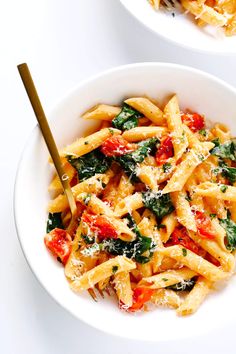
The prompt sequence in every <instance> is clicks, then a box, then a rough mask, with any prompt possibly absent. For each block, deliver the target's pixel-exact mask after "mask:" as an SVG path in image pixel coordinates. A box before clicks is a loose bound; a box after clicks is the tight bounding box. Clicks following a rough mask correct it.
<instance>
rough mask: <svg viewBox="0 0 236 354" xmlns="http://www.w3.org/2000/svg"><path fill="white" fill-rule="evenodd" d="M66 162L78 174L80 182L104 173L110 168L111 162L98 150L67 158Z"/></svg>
mask: <svg viewBox="0 0 236 354" xmlns="http://www.w3.org/2000/svg"><path fill="white" fill-rule="evenodd" d="M67 160H68V162H69V163H70V164H71V165H72V166H73V167H74V168H75V169H76V171H77V172H78V176H79V180H80V182H82V181H84V180H86V179H88V178H90V177H92V176H94V175H95V174H96V173H104V172H106V171H107V170H108V168H109V167H110V164H111V161H110V159H109V158H107V157H106V156H105V155H104V154H103V153H102V152H101V151H100V150H99V149H95V150H93V151H91V152H89V153H88V154H85V155H83V156H81V157H78V158H74V157H73V156H70V155H68V156H67Z"/></svg>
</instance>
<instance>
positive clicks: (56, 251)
mask: <svg viewBox="0 0 236 354" xmlns="http://www.w3.org/2000/svg"><path fill="white" fill-rule="evenodd" d="M44 243H45V245H46V247H47V248H48V249H49V251H50V252H51V253H52V254H53V255H54V256H55V257H57V258H58V260H60V261H61V263H62V264H64V265H65V264H66V262H67V260H68V258H69V255H70V253H71V247H72V246H71V237H70V235H69V234H68V232H66V230H62V229H58V228H56V229H54V230H52V231H50V232H49V233H48V234H46V235H45V237H44Z"/></svg>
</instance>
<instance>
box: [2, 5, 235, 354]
mask: <svg viewBox="0 0 236 354" xmlns="http://www.w3.org/2000/svg"><path fill="white" fill-rule="evenodd" d="M0 37H1V38H0V39H1V40H0V43H1V54H0V62H1V67H0V90H1V91H0V92H1V98H2V99H1V108H0V109H1V128H2V129H1V139H0V144H1V148H0V166H1V173H0V178H1V186H2V187H3V188H2V191H1V203H0V208H1V213H0V215H1V251H0V253H1V267H0V284H1V290H0V338H1V341H0V351H1V353H3V354H13V353H14V354H15V353H17V354H21V353H22V354H23V353H24V354H28V353H32V354H38V353H40V354H41V353H44V354H52V353H56V354H62V353H63V354H64V353H67V352H68V353H70V354H74V353H83V354H89V353H95V352H96V353H97V354H100V353H101V354H106V353H107V354H108V353H109V354H110V353H114V354H116V353H121V352H125V353H130V354H131V353H135V354H140V353H151V352H154V353H161V354H166V353H172V354H175V353H181V354H184V353H189V352H191V353H192V354H196V353H199V352H201V353H203V354H205V353H208V352H209V350H210V352H212V353H215V354H217V353H222V352H226V353H228V354H233V353H235V348H234V341H235V329H234V328H225V329H224V330H219V331H217V332H214V333H211V334H210V335H208V336H202V337H198V338H196V339H195V340H191V341H190V340H184V341H178V342H168V343H159V344H155V343H143V342H135V341H129V340H123V339H120V338H115V337H111V336H108V335H106V334H103V333H101V332H99V331H97V330H95V329H92V328H90V327H88V326H87V325H85V324H83V323H81V322H80V321H78V320H76V319H75V318H73V317H72V316H71V315H70V314H68V313H67V312H66V311H65V310H63V309H62V308H60V307H59V306H58V305H57V304H56V303H55V302H54V301H53V299H51V298H50V297H49V295H48V294H47V293H46V292H45V290H44V289H43V288H42V287H41V286H40V285H39V284H38V282H37V281H36V279H35V277H34V275H33V274H32V273H31V271H30V269H29V267H28V265H27V263H26V261H25V259H24V257H23V254H22V251H21V249H20V245H19V242H18V239H17V236H16V231H15V226H14V218H13V187H14V179H15V173H16V168H17V163H18V160H19V158H20V154H21V151H22V149H23V146H24V144H25V142H26V139H27V137H28V136H29V134H30V132H31V130H32V128H33V126H34V125H35V119H34V116H33V114H32V110H31V108H30V106H29V104H28V101H27V99H26V95H25V93H24V90H23V87H22V84H21V82H20V79H19V76H18V73H17V70H16V65H17V64H19V63H21V62H24V61H26V62H27V63H28V64H29V65H30V68H31V71H32V72H33V76H34V79H35V82H36V84H37V87H38V90H39V93H40V96H41V98H42V102H43V104H44V106H45V108H46V109H48V108H49V107H51V106H52V105H53V102H54V101H57V100H58V99H59V98H60V97H61V96H62V95H64V93H66V92H67V90H68V89H70V88H71V87H73V86H74V85H76V84H77V83H78V82H80V81H81V80H82V79H84V78H87V77H88V76H91V75H93V74H95V73H98V72H100V71H102V70H105V69H107V68H110V67H113V66H116V65H121V64H127V63H132V62H142V61H166V62H175V63H180V64H186V65H192V66H194V67H197V68H200V69H203V70H205V71H208V72H210V73H213V74H215V75H217V76H219V77H221V78H223V79H225V80H226V81H228V82H229V83H231V84H233V85H234V86H236V71H235V60H236V58H235V57H234V58H233V57H231V58H225V57H214V56H210V55H205V54H201V53H194V52H190V51H188V50H185V49H182V48H180V47H176V46H174V45H173V44H169V43H165V42H164V41H162V40H161V39H160V38H158V37H156V36H155V35H154V34H153V33H151V32H148V30H146V29H145V28H144V27H142V25H140V24H139V23H137V21H136V20H135V19H134V18H132V17H130V15H129V14H128V13H127V12H126V11H125V10H124V9H123V8H122V6H121V5H120V3H119V1H118V0H70V1H66V0H51V1H49V0H41V1H32V0H31V1H30V0H21V1H17V0H9V1H5V2H4V3H2V6H1V12H0ZM114 89H115V88H114ZM190 91H191V88H190ZM3 183H4V184H3ZM32 237H34V230H32ZM232 311H235V309H232ZM215 320H216V321H220V319H219V318H217V314H216V319H215ZM101 321H102V319H101ZM157 321H158V314H157ZM145 330H148V329H145Z"/></svg>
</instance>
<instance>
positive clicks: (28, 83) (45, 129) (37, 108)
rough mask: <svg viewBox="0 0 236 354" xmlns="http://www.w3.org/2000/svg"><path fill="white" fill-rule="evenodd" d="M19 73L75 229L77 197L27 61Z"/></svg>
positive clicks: (69, 227)
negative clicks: (75, 197) (72, 188)
mask: <svg viewBox="0 0 236 354" xmlns="http://www.w3.org/2000/svg"><path fill="white" fill-rule="evenodd" d="M17 68H18V71H19V74H20V76H21V79H22V81H23V84H24V87H25V90H26V92H27V95H28V98H29V100H30V103H31V105H32V108H33V110H34V113H35V116H36V119H37V121H38V123H39V126H40V129H41V132H42V135H43V137H44V140H45V143H46V145H47V148H48V151H49V153H50V155H51V158H52V161H53V163H54V166H55V168H56V171H57V174H58V176H59V178H60V181H61V184H62V187H63V189H64V193H65V195H66V197H67V199H68V203H69V207H70V211H71V220H70V224H69V226H68V232H69V233H70V231H72V230H73V228H74V225H75V222H76V215H77V208H76V203H75V199H74V196H73V193H72V191H71V187H70V183H69V178H68V176H67V174H66V173H65V172H64V169H63V166H62V163H61V159H60V155H59V153H58V149H57V146H56V143H55V140H54V138H53V135H52V132H51V130H50V127H49V124H48V121H47V118H46V115H45V113H44V110H43V107H42V104H41V102H40V99H39V96H38V93H37V90H36V87H35V85H34V82H33V79H32V76H31V74H30V71H29V68H28V65H27V64H26V63H23V64H20V65H18V66H17ZM88 292H89V294H90V296H91V297H92V298H93V299H94V300H95V301H97V297H96V294H95V291H94V290H93V289H89V290H88ZM99 293H100V294H101V296H102V297H104V295H103V292H102V291H100V290H99Z"/></svg>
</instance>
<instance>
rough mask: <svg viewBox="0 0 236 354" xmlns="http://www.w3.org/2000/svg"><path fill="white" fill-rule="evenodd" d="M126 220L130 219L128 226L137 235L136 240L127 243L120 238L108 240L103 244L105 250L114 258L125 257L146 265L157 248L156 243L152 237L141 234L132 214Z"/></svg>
mask: <svg viewBox="0 0 236 354" xmlns="http://www.w3.org/2000/svg"><path fill="white" fill-rule="evenodd" d="M126 219H128V226H129V227H130V228H131V229H132V230H133V232H134V233H135V234H136V239H135V240H134V241H131V242H126V241H123V240H121V239H119V238H117V239H112V238H111V239H106V240H104V241H103V242H102V247H103V249H104V250H106V251H107V252H109V253H110V254H112V255H114V256H117V255H124V256H126V257H128V258H131V259H134V260H135V261H136V262H138V263H142V264H144V263H147V262H149V261H150V259H151V257H152V255H153V250H154V247H155V244H154V242H153V241H152V239H151V238H150V237H146V236H143V235H142V234H141V233H140V231H139V230H138V227H137V225H136V223H135V221H134V220H133V218H132V216H131V215H130V214H128V215H127V217H126ZM144 253H145V255H144Z"/></svg>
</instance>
